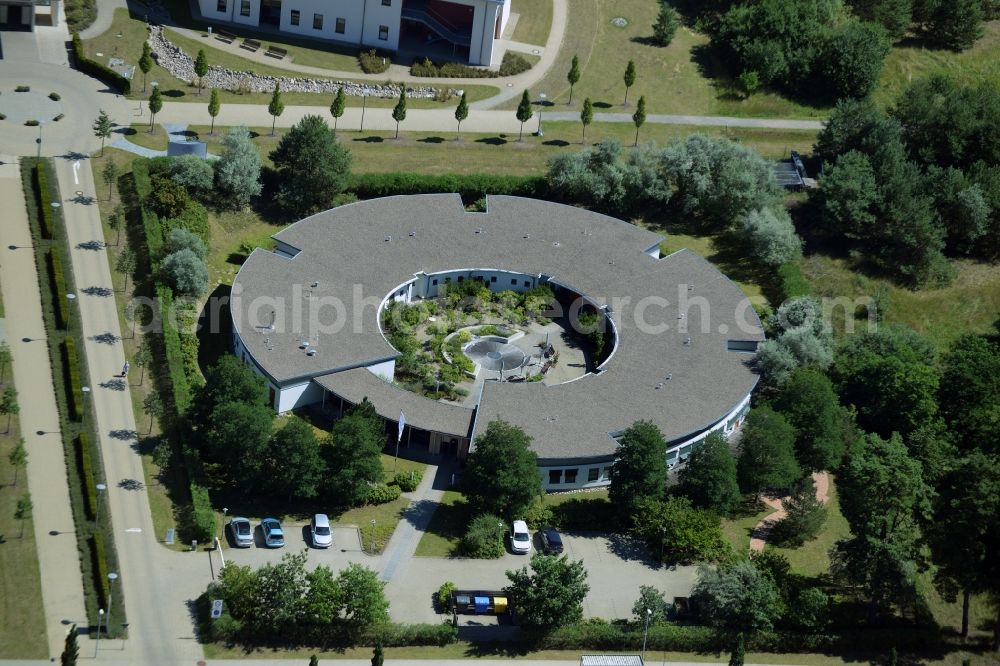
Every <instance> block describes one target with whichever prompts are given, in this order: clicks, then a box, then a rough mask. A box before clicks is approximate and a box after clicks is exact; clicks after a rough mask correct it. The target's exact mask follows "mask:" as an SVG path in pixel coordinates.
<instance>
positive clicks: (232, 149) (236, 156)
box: [215, 126, 261, 208]
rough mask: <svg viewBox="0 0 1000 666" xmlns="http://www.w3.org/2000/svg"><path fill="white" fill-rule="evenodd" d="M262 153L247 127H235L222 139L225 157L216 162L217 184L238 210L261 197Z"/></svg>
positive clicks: (222, 156)
mask: <svg viewBox="0 0 1000 666" xmlns="http://www.w3.org/2000/svg"><path fill="white" fill-rule="evenodd" d="M260 166H261V161H260V153H259V152H257V148H256V147H255V146H254V145H253V142H251V141H250V130H248V129H247V128H246V127H242V126H241V127H231V128H229V131H228V132H226V135H225V137H223V139H222V155H221V156H220V157H219V159H218V160H216V162H215V180H216V183H217V184H218V186H219V188H220V189H221V190H222V193H223V194H224V195H225V196H226V197H227V198H228V199H229V200H230V202H232V204H233V205H234V206H235V207H237V208H245V207H246V206H248V205H250V199H251V198H252V197H255V196H257V195H258V194H260V190H261V184H260Z"/></svg>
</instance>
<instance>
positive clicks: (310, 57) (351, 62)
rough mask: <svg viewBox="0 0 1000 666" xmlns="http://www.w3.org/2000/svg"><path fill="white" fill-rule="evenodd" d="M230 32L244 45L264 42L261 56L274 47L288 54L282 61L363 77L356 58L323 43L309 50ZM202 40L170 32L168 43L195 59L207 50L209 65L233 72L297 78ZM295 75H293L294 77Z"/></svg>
mask: <svg viewBox="0 0 1000 666" xmlns="http://www.w3.org/2000/svg"><path fill="white" fill-rule="evenodd" d="M226 29H227V30H229V31H232V32H236V33H238V34H239V36H240V39H239V40H237V43H238V42H239V41H242V38H244V37H251V38H254V39H257V40H258V41H260V42H261V44H262V46H261V48H260V49H259V50H258V53H263V52H264V50H265V49H267V47H268V46H270V45H273V46H277V47H279V48H283V49H285V50H287V51H288V55H287V56H285V58H284V59H283V60H282V61H275V62H288V63H295V64H296V65H304V66H308V67H321V68H323V69H329V70H332V71H337V72H347V73H348V74H361V65H360V64H358V58H357V56H356V55H354V54H348V53H338V52H335V51H331V50H329V49H328V48H323V47H322V46H321V45H320V44H319V43H317V44H316V45H315V46H314V47H313V46H307V45H306V42H300V43H296V42H295V40H294V39H286V38H284V37H282V36H278V35H273V34H270V33H259V32H255V31H253V30H247V29H245V28H244V27H243V26H227V28H226ZM201 35H202V39H200V40H194V39H191V38H189V37H186V36H184V35H182V34H180V33H179V32H177V31H176V30H170V29H167V39H169V40H170V41H171V42H173V43H174V44H176V45H177V46H179V47H181V48H182V49H183V50H184V52H185V53H187V54H189V55H194V54H196V53H198V49H200V48H204V49H205V55H207V56H208V61H209V63H211V64H213V65H222V66H223V67H229V68H232V69H253V71H255V72H257V73H258V74H264V73H273V72H279V74H278V76H289V75H292V76H294V72H295V70H293V69H290V68H288V67H281V66H279V65H267V64H261V63H259V62H258V61H256V60H250V59H248V58H241V57H240V56H239V55H236V54H234V53H231V52H229V51H226V50H225V49H224V48H223V45H222V42H220V41H218V40H217V39H216V38H215V37H214V36H212V37H209V35H208V33H207V32H202V33H201ZM290 73H291V74H290Z"/></svg>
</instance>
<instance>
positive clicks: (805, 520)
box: [768, 476, 826, 548]
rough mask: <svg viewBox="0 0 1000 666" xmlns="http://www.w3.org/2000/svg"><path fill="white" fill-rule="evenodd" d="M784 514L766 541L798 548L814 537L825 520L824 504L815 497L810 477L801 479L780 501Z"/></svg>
mask: <svg viewBox="0 0 1000 666" xmlns="http://www.w3.org/2000/svg"><path fill="white" fill-rule="evenodd" d="M782 508H783V509H784V510H785V512H786V515H785V517H784V518H782V519H781V520H780V521H778V523H777V524H776V525H775V526H774V528H773V529H772V530H771V533H770V535H768V541H769V542H773V543H775V544H779V545H782V546H784V547H786V548H798V547H799V546H801V545H802V544H803V543H805V542H806V541H809V540H810V539H814V538H815V537H816V535H817V534H819V531H820V529H821V528H822V527H823V523H825V522H826V505H824V504H823V503H822V502H820V501H819V500H818V499H816V484H815V483H814V482H813V480H812V478H810V477H808V476H807V477H806V478H804V479H802V480H801V481H800V482H799V483H798V484H797V485H796V486H795V490H794V491H792V494H791V495H790V496H789V497H787V498H785V500H784V501H783V502H782Z"/></svg>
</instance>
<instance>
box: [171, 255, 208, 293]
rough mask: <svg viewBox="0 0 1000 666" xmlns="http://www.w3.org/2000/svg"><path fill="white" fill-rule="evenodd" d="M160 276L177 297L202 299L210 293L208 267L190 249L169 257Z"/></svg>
mask: <svg viewBox="0 0 1000 666" xmlns="http://www.w3.org/2000/svg"><path fill="white" fill-rule="evenodd" d="M160 274H161V275H162V276H163V278H164V280H165V281H166V282H167V284H169V285H170V288H171V289H172V290H173V292H174V294H175V295H177V296H190V297H192V298H200V297H202V296H204V295H205V293H206V292H207V291H208V267H207V266H206V265H205V262H204V261H202V259H201V257H199V256H198V255H197V254H195V253H194V252H192V251H191V250H189V249H186V248H185V249H183V250H178V251H177V252H174V253H173V254H170V255H167V257H166V258H165V259H164V260H163V262H162V263H161V264H160Z"/></svg>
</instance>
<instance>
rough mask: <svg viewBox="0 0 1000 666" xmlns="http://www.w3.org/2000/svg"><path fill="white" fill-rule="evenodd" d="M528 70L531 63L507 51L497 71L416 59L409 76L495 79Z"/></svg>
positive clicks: (455, 63)
mask: <svg viewBox="0 0 1000 666" xmlns="http://www.w3.org/2000/svg"><path fill="white" fill-rule="evenodd" d="M529 69H531V62H529V61H528V59H527V58H525V57H524V56H522V55H520V54H517V53H514V52H512V51H508V52H507V53H505V54H504V55H503V61H502V62H501V63H500V70H499V71H496V70H492V69H489V68H486V67H472V66H471V65H463V64H462V63H458V62H434V61H432V60H431V59H430V58H422V59H420V58H418V59H417V60H414V61H413V64H412V65H410V75H411V76H426V77H438V78H440V77H445V78H455V79H495V78H497V77H499V76H514V75H516V74H521V73H522V72H527V71H528V70H529Z"/></svg>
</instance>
